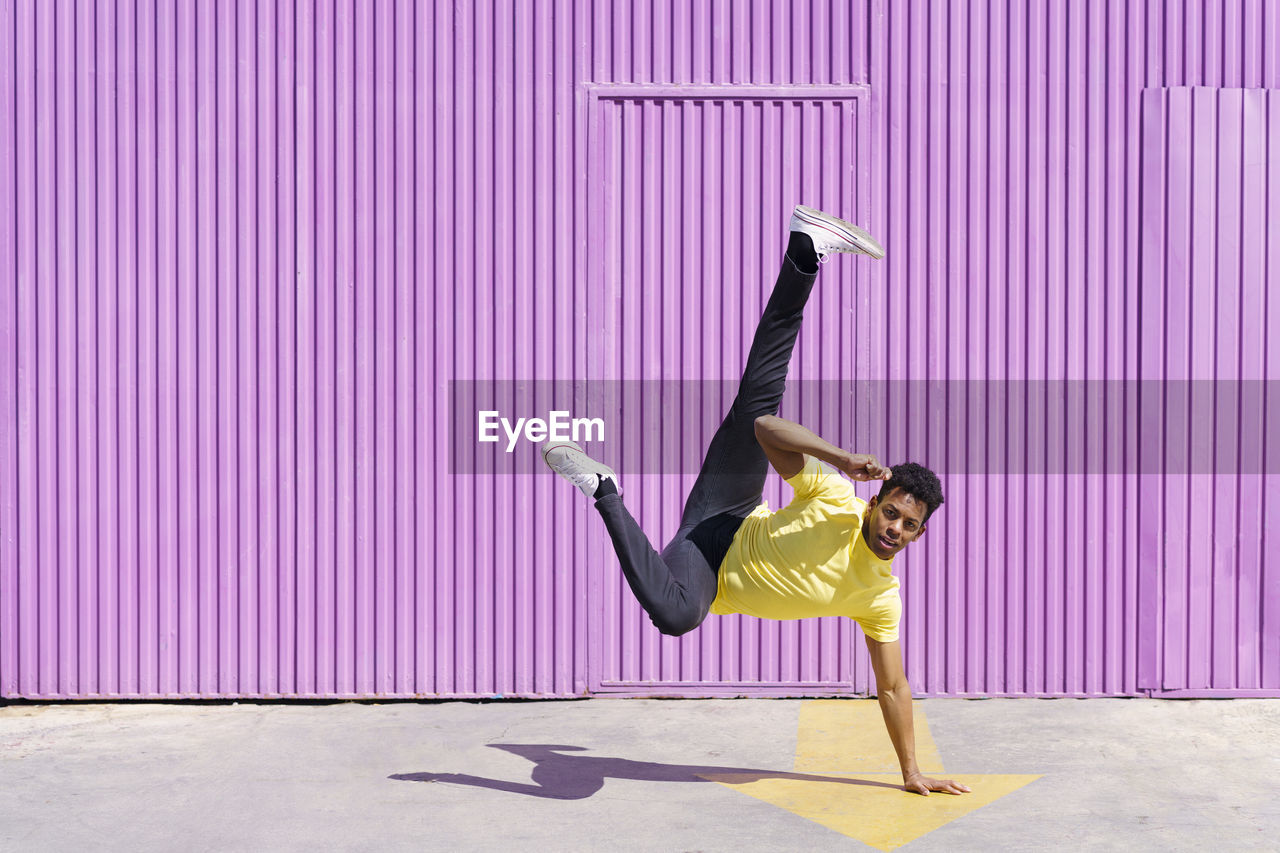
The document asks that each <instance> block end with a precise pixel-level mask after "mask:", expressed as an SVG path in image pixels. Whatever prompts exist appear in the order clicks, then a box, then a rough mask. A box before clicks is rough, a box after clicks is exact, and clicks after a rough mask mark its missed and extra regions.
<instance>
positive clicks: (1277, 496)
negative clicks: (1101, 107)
mask: <svg viewBox="0 0 1280 853" xmlns="http://www.w3.org/2000/svg"><path fill="white" fill-rule="evenodd" d="M1142 151H1143V158H1142V162H1143V173H1142V198H1143V215H1142V226H1141V234H1142V238H1141V239H1142V251H1143V264H1142V270H1141V277H1142V281H1141V300H1140V304H1141V308H1140V312H1139V314H1140V320H1139V323H1140V325H1141V328H1142V330H1143V333H1142V335H1141V354H1140V357H1141V365H1142V366H1141V371H1142V378H1143V379H1145V380H1159V381H1160V382H1161V384H1156V383H1155V382H1153V383H1152V385H1150V386H1146V385H1144V386H1143V390H1144V392H1145V396H1146V399H1145V400H1144V401H1143V406H1144V409H1147V408H1149V409H1151V410H1154V411H1159V412H1166V413H1169V412H1179V411H1182V410H1190V411H1192V412H1194V413H1195V415H1194V416H1193V417H1191V418H1187V419H1182V418H1172V417H1168V416H1166V417H1165V418H1162V419H1161V418H1152V419H1151V426H1152V429H1150V430H1144V435H1145V437H1146V443H1145V446H1144V448H1143V452H1144V453H1147V454H1150V455H1151V457H1152V458H1153V460H1158V459H1169V458H1171V457H1172V458H1177V456H1178V455H1179V454H1186V455H1188V456H1190V457H1191V458H1194V459H1204V460H1206V461H1208V460H1213V461H1214V462H1215V463H1216V464H1214V465H1213V466H1209V465H1197V466H1187V467H1186V468H1185V469H1181V470H1177V471H1171V472H1169V473H1167V474H1166V475H1165V476H1164V477H1162V478H1159V479H1158V480H1156V479H1155V478H1144V479H1147V481H1148V482H1147V485H1148V488H1147V489H1146V490H1145V496H1146V500H1147V502H1148V505H1149V508H1150V511H1151V518H1152V522H1151V523H1150V524H1149V526H1147V527H1146V529H1144V530H1143V532H1142V535H1141V537H1140V542H1141V550H1140V555H1139V556H1140V560H1139V575H1140V589H1141V597H1140V600H1139V601H1140V606H1139V611H1138V612H1139V625H1140V631H1139V636H1140V638H1141V644H1140V650H1139V679H1140V680H1139V685H1140V686H1142V687H1148V688H1151V689H1153V690H1157V691H1160V692H1163V693H1173V694H1177V693H1181V692H1187V691H1194V692H1206V691H1225V692H1232V691H1242V690H1244V691H1248V690H1264V689H1269V690H1272V691H1274V690H1276V689H1277V688H1280V595H1278V594H1277V588H1276V586H1277V581H1276V575H1277V572H1276V569H1275V563H1276V559H1277V553H1280V526H1277V524H1276V521H1275V519H1274V517H1272V516H1273V515H1274V510H1273V511H1272V513H1271V515H1268V512H1267V511H1268V509H1273V508H1274V507H1275V506H1276V505H1277V501H1280V476H1265V475H1260V474H1259V471H1261V470H1269V469H1270V468H1271V467H1273V466H1274V464H1275V462H1274V460H1275V454H1276V453H1277V451H1278V450H1280V442H1278V441H1277V439H1276V436H1275V433H1276V432H1277V426H1276V424H1277V422H1278V420H1280V394H1276V393H1270V389H1267V388H1266V386H1262V381H1263V380H1265V379H1267V378H1268V377H1270V378H1274V377H1276V376H1278V375H1280V350H1278V349H1277V348H1276V347H1275V346H1274V345H1269V344H1268V341H1267V337H1268V332H1271V331H1275V330H1280V299H1277V298H1275V297H1276V294H1278V293H1280V271H1277V264H1278V263H1280V259H1277V258H1275V257H1273V251H1272V249H1273V248H1274V247H1277V246H1280V91H1274V90H1271V91H1268V90H1263V89H1252V90H1245V89H1208V88H1195V89H1190V88H1169V89H1150V90H1147V91H1146V92H1144V94H1143V104H1142ZM1205 380H1219V381H1218V382H1217V383H1213V382H1209V381H1205ZM1227 380H1230V381H1227ZM1260 386H1261V387H1262V388H1264V389H1265V390H1266V391H1267V393H1258V390H1259V387H1260ZM1268 433H1271V435H1268ZM1268 462H1269V463H1270V464H1269V465H1268V464H1267V463H1268ZM1148 467H1151V468H1155V467H1156V466H1155V465H1152V466H1145V465H1144V466H1143V468H1144V470H1145V469H1147V468H1148ZM1228 471H1230V472H1240V473H1229V474H1228V473H1215V472H1228ZM1268 562H1269V563H1270V564H1271V565H1270V567H1268ZM1268 569H1269V570H1268ZM1260 641H1261V642H1260Z"/></svg>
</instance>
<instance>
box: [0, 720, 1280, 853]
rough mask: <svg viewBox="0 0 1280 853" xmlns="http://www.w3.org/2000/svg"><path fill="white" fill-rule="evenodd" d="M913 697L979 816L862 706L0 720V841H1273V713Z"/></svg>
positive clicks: (511, 844)
mask: <svg viewBox="0 0 1280 853" xmlns="http://www.w3.org/2000/svg"><path fill="white" fill-rule="evenodd" d="M916 707H917V713H918V715H919V716H920V720H919V722H918V725H917V730H918V732H920V734H921V744H922V751H921V752H922V755H924V753H925V752H927V751H928V750H929V749H936V759H935V760H936V761H938V762H941V764H942V765H943V768H944V770H945V773H946V774H947V775H948V776H952V777H955V778H958V779H961V780H965V779H969V780H970V782H971V784H972V785H973V787H974V788H975V794H974V796H975V797H977V796H978V794H979V793H982V795H983V796H984V797H985V798H986V799H985V804H980V805H970V804H961V803H959V802H954V801H961V800H964V799H965V798H955V797H945V796H944V795H940V794H934V795H933V796H932V797H930V798H928V799H927V800H926V799H925V798H922V797H917V796H914V795H908V794H905V793H902V792H900V791H899V790H898V789H897V787H896V786H897V784H898V782H899V781H900V780H899V779H898V778H896V774H894V773H892V772H885V771H886V770H889V771H891V770H892V768H884V767H881V766H878V765H877V761H879V762H880V763H883V755H885V754H887V753H886V752H885V750H886V749H887V748H888V736H887V734H885V732H884V728H883V725H882V724H881V725H875V724H874V723H875V722H876V717H875V715H876V714H878V709H877V708H876V705H875V702H874V701H873V700H872V701H868V700H840V701H838V702H831V701H827V702H816V703H815V702H807V701H805V700H765V699H756V700H747V699H737V700H640V699H600V698H597V699H589V700H583V701H546V702H490V703H470V702H439V703H421V704H413V703H391V704H356V703H341V704H331V705H292V704H269V703H268V704H238V705H183V704H117V705H97V704H94V705H89V704H84V705H81V704H67V705H53V706H41V705H10V706H0V780H3V781H2V782H0V849H3V850H6V851H8V850H42V851H43V850H75V849H82V848H85V847H92V848H94V849H106V850H173V849H178V848H181V849H184V850H268V849H269V850H303V849H315V848H322V849H348V850H374V849H377V850H504V849H510V848H528V849H537V850H596V849H604V848H610V849H620V850H725V851H728V850H742V849H748V850H762V849H776V850H792V849H809V848H813V847H817V846H822V847H824V848H827V849H837V850H869V849H876V848H879V849H894V848H896V847H898V846H899V845H905V847H904V848H903V849H908V850H921V851H927V850H949V851H950V850H1046V849H1059V848H1063V847H1070V848H1073V849H1090V850H1128V851H1132V850H1166V849H1174V850H1192V849H1199V848H1205V847H1210V846H1212V847H1214V848H1217V849H1231V850H1249V849H1256V850H1263V849H1271V850H1273V849H1276V844H1277V841H1276V839H1277V838H1280V799H1278V798H1277V797H1276V795H1275V794H1274V793H1273V791H1272V789H1273V788H1274V787H1275V786H1274V784H1273V783H1274V782H1275V780H1276V778H1277V776H1278V775H1280V702H1277V701H1273V700H1229V701H1213V700H1197V701H1168V700H1166V701H1160V700H1145V699H1094V700H1074V699H1059V700H1035V699H992V700H963V699H929V700H922V701H919V702H917V706H916ZM869 721H870V722H869ZM930 739H931V741H932V746H930ZM828 745H829V746H828ZM877 755H879V756H880V758H878V759H877V758H876V756H877ZM984 786H985V787H984ZM946 800H950V801H953V802H946ZM970 803H977V800H976V799H975V800H973V801H970ZM948 809H950V810H951V811H947V810H948ZM877 826H878V827H879V828H877ZM877 833H878V834H877Z"/></svg>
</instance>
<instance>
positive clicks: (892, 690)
mask: <svg viewBox="0 0 1280 853" xmlns="http://www.w3.org/2000/svg"><path fill="white" fill-rule="evenodd" d="M867 651H869V652H870V653H871V669H872V670H873V671H874V672H875V675H876V697H877V698H878V699H879V700H880V713H882V714H884V724H885V727H886V728H887V729H888V730H889V739H890V740H892V741H893V748H894V750H895V751H896V752H897V753H898V763H899V764H900V765H902V787H903V790H906V791H911V792H913V793H916V794H924V795H925V796H926V797H927V796H929V792H930V791H945V792H947V793H949V794H962V793H967V792H968V791H969V789H968V788H967V787H966V786H964V785H961V784H960V783H959V782H953V781H951V780H950V779H930V778H929V777H928V776H925V775H924V774H923V773H921V772H920V768H919V767H918V766H917V765H916V731H915V723H914V721H913V720H912V718H911V685H910V684H908V683H907V676H906V673H905V672H904V671H903V669H902V647H901V646H900V645H899V644H898V641H897V640H894V641H893V642H892V643H882V642H880V641H879V640H873V639H871V637H867Z"/></svg>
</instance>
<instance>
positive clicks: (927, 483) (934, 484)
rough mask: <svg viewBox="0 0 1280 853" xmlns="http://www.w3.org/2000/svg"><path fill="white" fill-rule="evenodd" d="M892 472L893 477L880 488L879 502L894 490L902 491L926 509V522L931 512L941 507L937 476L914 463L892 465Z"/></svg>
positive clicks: (940, 488)
mask: <svg viewBox="0 0 1280 853" xmlns="http://www.w3.org/2000/svg"><path fill="white" fill-rule="evenodd" d="M892 470H893V476H892V477H890V478H889V479H887V480H885V481H884V483H883V484H881V486H880V500H881V502H883V501H884V499H885V498H886V497H888V496H889V493H890V492H892V491H893V490H894V489H902V490H903V491H904V492H906V493H907V494H909V495H911V496H912V497H913V498H915V499H916V500H918V501H920V502H921V503H923V504H924V505H925V506H926V507H928V512H926V513H925V514H924V520H925V521H928V520H929V516H931V515H933V511H934V510H935V509H937V508H938V507H940V506H942V482H941V481H940V480H939V479H938V475H937V474H935V473H933V472H932V471H930V470H929V469H928V468H926V467H924V466H923V465H920V464H917V463H915V462H901V463H899V464H897V465H894V466H893V468H892Z"/></svg>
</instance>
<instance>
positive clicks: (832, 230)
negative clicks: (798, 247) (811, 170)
mask: <svg viewBox="0 0 1280 853" xmlns="http://www.w3.org/2000/svg"><path fill="white" fill-rule="evenodd" d="M791 230H792V231H799V232H800V233H801V234H807V235H808V236H809V239H810V240H812V241H813V250H814V251H815V252H817V253H818V260H819V261H825V260H826V259H827V255H829V254H831V253H832V252H857V253H859V254H863V255H870V256H871V257H873V258H875V259H876V260H880V259H881V258H883V257H884V249H883V248H881V246H880V244H879V243H877V242H876V240H875V238H874V237H872V236H871V235H870V234H868V233H867V232H866V231H863V230H862V229H861V228H859V227H858V226H857V225H854V224H853V223H852V222H845V221H844V220H843V219H838V218H836V217H834V216H832V215H831V214H829V213H823V212H822V211H821V210H814V209H813V208H812V207H806V206H804V205H803V204H797V205H796V209H795V210H793V211H791Z"/></svg>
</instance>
